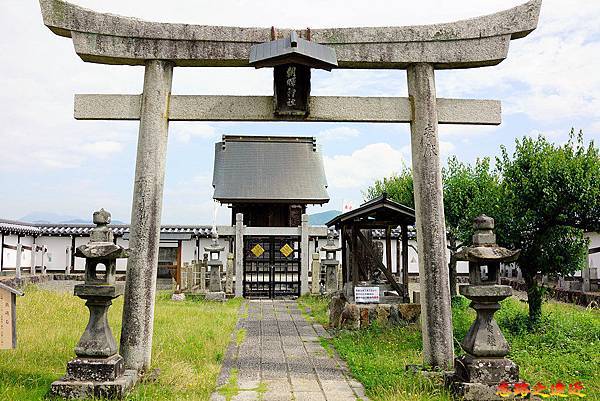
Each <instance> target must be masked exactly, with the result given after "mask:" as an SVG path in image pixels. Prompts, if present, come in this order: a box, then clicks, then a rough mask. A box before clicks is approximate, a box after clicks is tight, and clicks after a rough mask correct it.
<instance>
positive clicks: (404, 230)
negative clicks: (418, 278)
mask: <svg viewBox="0 0 600 401" xmlns="http://www.w3.org/2000/svg"><path fill="white" fill-rule="evenodd" d="M401 235H402V288H403V289H404V294H403V296H404V302H407V303H408V302H410V295H409V292H408V283H409V281H408V280H409V279H408V226H407V225H406V224H404V225H403V226H402V234H401Z"/></svg>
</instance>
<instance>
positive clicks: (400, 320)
mask: <svg viewBox="0 0 600 401" xmlns="http://www.w3.org/2000/svg"><path fill="white" fill-rule="evenodd" d="M420 315H421V305H419V304H356V303H351V302H347V300H346V299H345V297H343V296H340V295H335V296H334V297H333V298H332V299H331V302H330V303H329V327H330V328H334V329H348V330H357V329H363V328H367V327H369V326H370V325H371V324H373V323H375V322H376V323H377V325H379V326H381V327H385V326H404V325H407V324H410V323H415V322H416V321H418V320H419V316H420Z"/></svg>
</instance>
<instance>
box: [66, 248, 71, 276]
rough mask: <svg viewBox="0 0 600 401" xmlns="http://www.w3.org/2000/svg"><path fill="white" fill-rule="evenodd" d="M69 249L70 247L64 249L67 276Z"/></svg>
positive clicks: (69, 259) (69, 260)
mask: <svg viewBox="0 0 600 401" xmlns="http://www.w3.org/2000/svg"><path fill="white" fill-rule="evenodd" d="M69 249H71V247H70V246H68V247H66V248H65V274H69V272H70V269H69V264H70V263H71V257H70V256H69Z"/></svg>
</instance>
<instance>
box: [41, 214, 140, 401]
mask: <svg viewBox="0 0 600 401" xmlns="http://www.w3.org/2000/svg"><path fill="white" fill-rule="evenodd" d="M94 224H96V227H95V228H94V229H92V231H91V233H90V242H89V243H87V244H85V245H81V246H80V247H78V248H77V252H76V253H75V256H77V257H80V258H85V283H84V284H78V285H76V286H75V295H77V296H78V297H79V298H82V299H85V300H86V303H85V305H86V306H87V307H88V309H89V310H90V319H89V322H88V325H87V327H86V328H85V331H84V333H83V335H82V336H81V339H80V340H79V342H78V343H77V346H76V347H75V354H76V355H77V357H76V358H74V359H72V360H71V361H70V362H68V363H67V374H66V375H65V376H64V377H63V378H62V379H60V380H58V381H55V382H54V383H52V387H51V393H52V395H55V396H60V397H63V398H98V397H103V398H122V397H123V396H124V395H125V394H126V393H127V392H128V391H129V390H130V389H131V388H132V387H133V386H134V385H135V382H136V380H137V372H136V371H135V370H125V366H124V362H123V358H122V357H121V355H119V354H118V353H117V343H116V341H115V337H114V336H113V334H112V331H111V329H110V326H109V324H108V318H107V313H108V308H109V307H110V305H111V304H112V300H113V299H115V298H117V297H119V296H120V295H121V294H122V292H123V290H122V288H120V287H117V286H116V285H115V272H116V269H117V259H119V258H126V257H127V256H128V255H127V250H126V249H123V248H122V247H121V246H119V245H116V244H115V243H114V236H113V232H112V230H111V229H110V228H109V227H108V224H110V213H108V212H107V211H105V210H104V209H101V210H100V211H97V212H95V213H94ZM100 265H104V267H105V269H106V270H105V272H104V273H102V272H101V271H99V270H98V267H99V266H100Z"/></svg>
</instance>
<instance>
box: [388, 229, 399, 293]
mask: <svg viewBox="0 0 600 401" xmlns="http://www.w3.org/2000/svg"><path fill="white" fill-rule="evenodd" d="M385 263H386V265H387V266H386V267H387V268H388V270H389V271H390V273H393V271H392V228H391V227H390V226H387V227H386V228H385ZM398 295H402V294H398Z"/></svg>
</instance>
